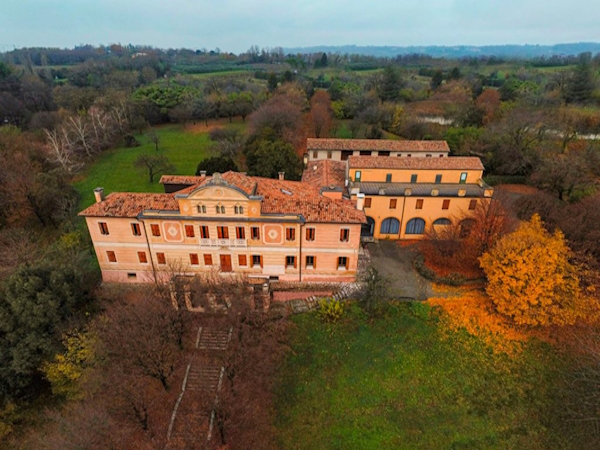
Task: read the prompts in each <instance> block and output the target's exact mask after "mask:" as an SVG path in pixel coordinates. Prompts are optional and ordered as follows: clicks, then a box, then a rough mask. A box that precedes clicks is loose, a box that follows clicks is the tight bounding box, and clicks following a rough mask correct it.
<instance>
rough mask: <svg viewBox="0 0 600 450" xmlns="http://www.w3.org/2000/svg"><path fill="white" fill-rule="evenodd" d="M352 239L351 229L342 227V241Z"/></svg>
mask: <svg viewBox="0 0 600 450" xmlns="http://www.w3.org/2000/svg"><path fill="white" fill-rule="evenodd" d="M349 240H350V230H349V229H348V228H342V229H341V230H340V242H348V241H349Z"/></svg>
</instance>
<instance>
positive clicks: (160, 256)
mask: <svg viewBox="0 0 600 450" xmlns="http://www.w3.org/2000/svg"><path fill="white" fill-rule="evenodd" d="M156 261H158V263H159V264H166V263H167V260H166V258H165V254H164V253H157V254H156Z"/></svg>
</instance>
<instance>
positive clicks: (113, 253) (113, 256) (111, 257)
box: [106, 250, 117, 262]
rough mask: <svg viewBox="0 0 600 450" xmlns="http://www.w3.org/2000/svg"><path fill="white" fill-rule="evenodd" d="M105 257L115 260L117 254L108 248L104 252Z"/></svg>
mask: <svg viewBox="0 0 600 450" xmlns="http://www.w3.org/2000/svg"><path fill="white" fill-rule="evenodd" d="M106 257H107V258H108V261H109V262H117V255H116V254H115V252H113V251H112V250H108V251H107V252H106Z"/></svg>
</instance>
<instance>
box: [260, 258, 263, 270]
mask: <svg viewBox="0 0 600 450" xmlns="http://www.w3.org/2000/svg"><path fill="white" fill-rule="evenodd" d="M262 266H263V257H262V255H260V267H261V268H262Z"/></svg>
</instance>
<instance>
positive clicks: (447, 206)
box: [442, 199, 450, 209]
mask: <svg viewBox="0 0 600 450" xmlns="http://www.w3.org/2000/svg"><path fill="white" fill-rule="evenodd" d="M448 208H450V200H448V199H446V200H444V202H443V203H442V209H448Z"/></svg>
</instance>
